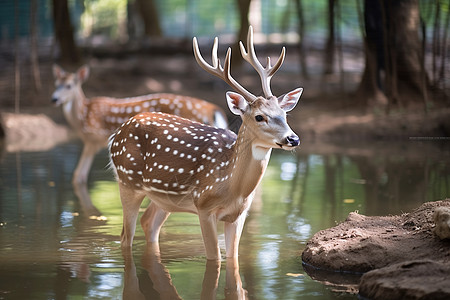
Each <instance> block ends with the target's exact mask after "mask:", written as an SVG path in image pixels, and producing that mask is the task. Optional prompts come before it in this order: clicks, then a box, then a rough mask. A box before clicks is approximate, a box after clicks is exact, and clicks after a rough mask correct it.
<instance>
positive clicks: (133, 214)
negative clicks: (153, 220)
mask: <svg viewBox="0 0 450 300" xmlns="http://www.w3.org/2000/svg"><path fill="white" fill-rule="evenodd" d="M119 190H120V200H121V202H122V210H123V228H122V235H121V244H122V247H123V248H126V247H131V246H132V244H133V238H134V233H135V231H136V221H137V218H138V215H139V207H140V206H141V203H142V200H144V197H145V194H144V193H142V192H139V191H135V190H133V189H130V188H127V187H126V186H124V185H123V184H120V183H119Z"/></svg>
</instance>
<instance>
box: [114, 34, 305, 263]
mask: <svg viewBox="0 0 450 300" xmlns="http://www.w3.org/2000/svg"><path fill="white" fill-rule="evenodd" d="M193 42H194V54H195V58H196V60H197V62H198V63H199V65H200V66H201V67H202V68H203V69H205V70H206V71H207V72H209V73H211V74H213V75H215V76H218V77H220V78H222V79H223V80H224V81H226V82H227V83H228V84H229V85H230V86H231V87H232V88H233V89H234V90H236V91H238V92H239V93H235V92H227V93H226V98H227V102H228V106H229V108H230V110H231V111H232V112H233V113H234V114H236V115H239V116H241V118H242V125H241V127H240V129H239V133H238V135H237V136H236V134H234V133H233V132H231V131H229V130H226V129H220V128H215V127H211V126H208V125H205V124H201V123H197V122H193V121H190V120H187V119H184V118H180V117H178V116H173V115H168V114H161V113H141V114H138V115H136V116H134V117H133V118H131V119H130V120H129V121H128V122H126V123H125V124H123V125H122V126H121V127H120V128H119V129H118V131H117V132H116V133H115V134H114V135H112V136H111V139H110V155H111V161H112V166H113V169H114V170H115V172H116V176H117V179H118V183H119V190H120V198H121V201H122V206H123V231H122V237H121V243H122V247H124V248H127V247H131V246H132V242H133V237H134V233H135V229H136V220H137V217H138V213H139V207H140V205H141V203H142V200H143V199H144V197H145V196H148V197H149V198H150V199H151V203H150V204H149V206H148V207H147V209H146V210H145V212H144V214H143V215H142V217H141V225H142V227H143V229H144V232H145V236H146V240H147V242H149V243H157V242H158V238H159V232H160V229H161V226H162V225H163V223H164V221H165V220H166V219H167V217H168V216H169V214H170V213H171V212H191V213H195V214H198V216H199V220H200V227H201V231H202V236H203V241H204V244H205V250H206V257H207V259H208V260H218V259H220V249H219V246H218V239H217V231H216V226H217V221H224V223H225V225H224V226H225V244H226V256H227V257H229V258H232V259H236V260H237V255H238V245H239V240H240V237H241V233H242V228H243V225H244V221H245V218H246V215H247V211H248V209H249V208H250V205H251V203H252V200H253V196H254V193H255V189H256V187H257V185H258V184H259V182H260V180H261V178H262V176H263V174H264V172H265V170H266V167H267V164H268V162H269V158H270V154H271V150H272V148H281V149H285V150H291V149H294V148H295V147H296V146H298V145H299V144H300V140H299V138H298V136H297V135H295V133H294V132H293V131H292V130H291V128H290V127H289V125H288V124H287V121H286V112H287V111H290V110H292V109H293V108H294V107H295V105H296V104H297V101H298V99H299V97H300V95H301V93H302V89H301V88H298V89H295V90H293V91H291V92H289V93H287V94H285V95H283V96H281V97H279V98H277V97H275V96H273V95H272V92H271V89H270V79H271V77H272V76H273V75H274V74H275V72H276V71H277V70H278V69H279V68H280V66H281V64H282V63H283V60H284V56H285V50H284V48H283V51H282V52H281V55H280V57H279V59H278V61H277V62H276V64H275V65H274V66H273V67H272V66H271V63H270V59H268V62H267V66H266V67H265V68H264V67H263V66H262V65H261V64H260V62H259V61H258V59H257V58H256V54H255V50H254V45H253V30H252V28H251V27H250V29H249V33H248V38H247V49H248V51H249V53H247V52H246V50H245V47H244V45H243V44H242V42H241V44H240V47H241V53H242V56H243V57H244V59H245V60H247V61H248V62H249V63H250V64H251V65H252V66H253V67H254V69H255V70H256V71H257V72H258V74H259V76H260V78H261V82H262V87H263V91H264V97H262V96H260V97H257V96H255V95H253V94H251V93H250V92H248V91H247V90H246V89H244V88H243V87H242V86H241V85H240V84H239V83H238V82H236V81H235V80H234V79H233V78H232V77H231V74H230V57H231V49H228V52H227V55H226V58H225V63H224V67H222V66H221V64H220V62H219V60H218V58H217V48H218V39H217V38H216V39H215V42H214V46H213V51H212V60H213V65H212V66H211V65H209V64H208V63H206V62H205V60H204V59H203V58H202V56H201V54H200V51H199V48H198V44H197V40H196V39H195V38H194V41H193Z"/></svg>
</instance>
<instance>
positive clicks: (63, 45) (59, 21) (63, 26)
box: [53, 0, 80, 65]
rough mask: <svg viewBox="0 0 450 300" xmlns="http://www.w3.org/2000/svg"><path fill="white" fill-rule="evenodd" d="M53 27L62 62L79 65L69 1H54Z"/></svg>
mask: <svg viewBox="0 0 450 300" xmlns="http://www.w3.org/2000/svg"><path fill="white" fill-rule="evenodd" d="M53 27H54V31H55V37H56V41H57V42H58V45H59V49H60V51H61V57H60V58H61V61H62V62H64V63H68V64H72V65H77V64H79V62H80V54H79V52H78V49H77V47H76V45H75V39H74V34H73V27H72V23H71V21H70V14H69V6H68V3H67V0H53Z"/></svg>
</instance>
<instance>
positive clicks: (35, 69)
mask: <svg viewBox="0 0 450 300" xmlns="http://www.w3.org/2000/svg"><path fill="white" fill-rule="evenodd" d="M37 12H38V5H37V0H31V2H30V44H31V46H30V60H31V71H32V74H33V80H34V89H35V90H36V92H38V93H39V92H40V91H41V74H40V72H39V58H38V47H37V35H38V33H37V25H38V24H37V20H36V17H37ZM35 101H36V100H35V98H34V97H33V104H36V103H35Z"/></svg>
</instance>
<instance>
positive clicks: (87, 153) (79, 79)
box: [52, 65, 227, 183]
mask: <svg viewBox="0 0 450 300" xmlns="http://www.w3.org/2000/svg"><path fill="white" fill-rule="evenodd" d="M53 75H54V77H55V86H56V89H55V91H54V92H53V95H52V102H53V103H55V104H56V105H62V107H63V112H64V116H65V118H66V119H67V122H68V123H69V124H70V126H71V127H72V128H73V129H74V130H75V131H76V133H77V135H78V136H79V137H80V138H81V140H82V141H83V143H84V147H83V152H82V154H81V157H80V160H79V161H78V164H77V167H76V169H75V172H74V176H73V182H74V183H83V182H86V181H87V177H88V174H89V170H90V168H91V164H92V161H93V159H94V156H95V154H96V153H97V152H98V151H99V150H100V149H102V148H105V147H106V146H107V144H108V138H109V137H110V136H111V134H112V133H113V132H114V130H116V129H117V128H118V127H119V126H120V125H121V124H122V123H124V122H126V121H127V120H128V119H129V118H130V117H131V116H133V115H135V114H137V113H139V112H144V111H156V112H165V113H170V114H175V115H180V116H182V117H185V118H188V119H191V120H194V121H198V122H203V123H206V124H211V125H215V126H218V127H222V128H226V127H227V119H226V115H225V113H224V112H223V110H222V109H221V108H220V107H218V106H216V105H214V104H212V103H209V102H206V101H204V100H200V99H197V98H192V97H187V96H180V95H174V94H150V95H145V96H140V97H132V98H124V99H115V98H111V97H95V98H92V99H88V98H86V96H85V95H84V92H83V89H82V87H81V85H82V84H83V82H85V81H86V79H87V78H88V76H89V67H88V66H82V67H80V68H79V69H78V71H77V72H75V73H68V72H66V71H64V70H63V69H62V68H61V67H59V66H57V65H54V66H53Z"/></svg>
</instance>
